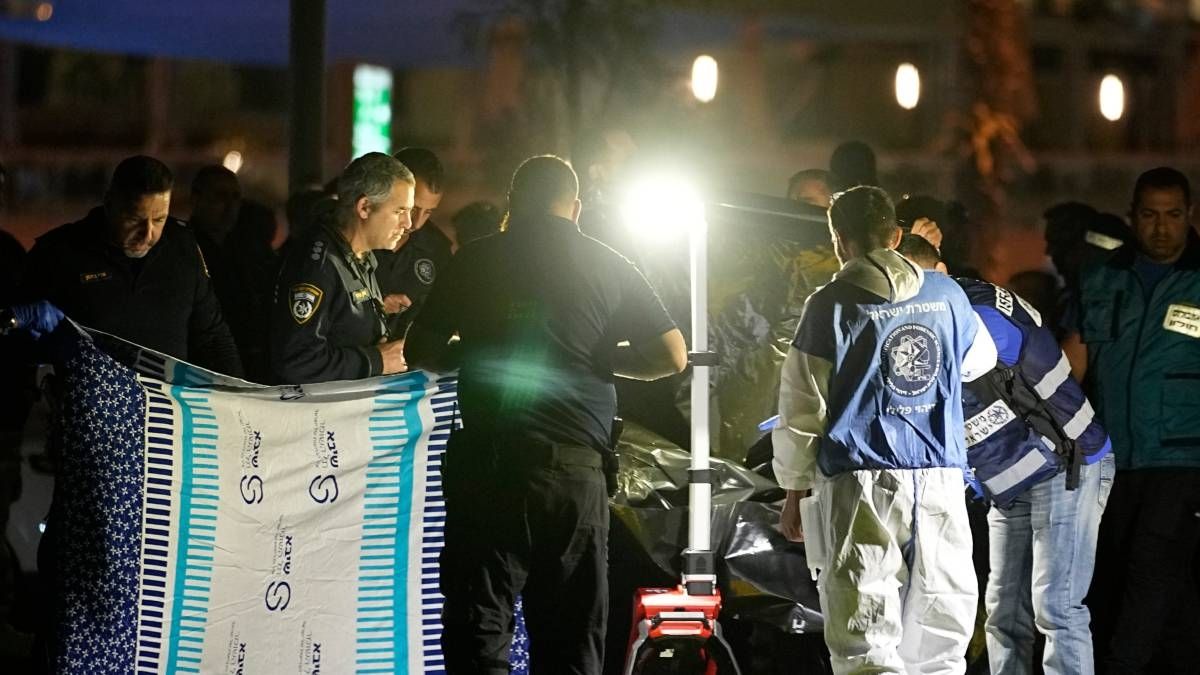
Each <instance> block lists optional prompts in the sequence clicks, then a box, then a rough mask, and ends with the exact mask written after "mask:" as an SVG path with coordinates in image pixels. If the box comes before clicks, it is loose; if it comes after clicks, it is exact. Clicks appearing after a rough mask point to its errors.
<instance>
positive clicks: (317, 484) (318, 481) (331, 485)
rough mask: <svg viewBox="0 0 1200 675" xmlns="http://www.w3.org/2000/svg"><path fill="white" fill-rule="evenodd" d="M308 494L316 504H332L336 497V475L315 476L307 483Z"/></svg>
mask: <svg viewBox="0 0 1200 675" xmlns="http://www.w3.org/2000/svg"><path fill="white" fill-rule="evenodd" d="M308 496H309V497H312V500H313V501H314V502H316V503H318V504H332V503H334V502H336V501H337V498H338V484H337V477H336V476H317V477H316V478H314V479H312V482H311V483H309V484H308Z"/></svg>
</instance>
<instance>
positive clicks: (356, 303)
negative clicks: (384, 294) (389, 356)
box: [271, 226, 385, 384]
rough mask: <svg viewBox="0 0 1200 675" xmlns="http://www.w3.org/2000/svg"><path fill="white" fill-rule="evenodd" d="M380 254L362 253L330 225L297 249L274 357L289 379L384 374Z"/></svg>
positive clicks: (286, 267)
mask: <svg viewBox="0 0 1200 675" xmlns="http://www.w3.org/2000/svg"><path fill="white" fill-rule="evenodd" d="M375 266H376V263H375V256H374V255H373V254H371V253H370V252H368V253H367V254H366V255H365V256H364V257H363V258H361V259H359V258H358V257H356V256H355V255H354V252H353V251H352V250H351V249H350V246H349V244H348V243H347V242H346V240H345V238H344V237H342V236H341V234H339V233H337V232H335V231H332V230H331V229H330V228H328V227H326V226H321V227H317V228H316V231H315V232H314V233H313V234H312V235H311V236H310V237H309V238H308V240H307V241H305V242H304V243H302V244H301V245H298V246H295V247H293V248H292V250H291V251H290V252H289V254H288V257H287V259H286V260H285V261H284V263H283V269H282V270H280V273H279V279H278V282H277V283H276V286H275V302H274V307H273V308H272V310H271V312H272V316H271V365H272V368H273V369H274V371H275V373H276V375H277V376H278V377H279V378H280V380H281V381H282V382H284V383H287V384H307V383H311V382H328V381H331V380H352V379H358V378H364V377H374V376H376V375H382V374H383V356H382V355H381V354H380V353H379V349H378V345H379V343H380V342H381V341H382V340H383V338H384V335H385V333H384V324H383V308H382V299H381V296H380V294H379V286H378V284H377V282H376V280H375Z"/></svg>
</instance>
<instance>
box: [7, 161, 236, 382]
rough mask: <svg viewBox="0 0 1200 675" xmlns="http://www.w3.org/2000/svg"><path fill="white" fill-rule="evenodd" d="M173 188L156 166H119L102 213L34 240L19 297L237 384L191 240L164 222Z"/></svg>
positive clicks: (228, 343) (232, 357)
mask: <svg viewBox="0 0 1200 675" xmlns="http://www.w3.org/2000/svg"><path fill="white" fill-rule="evenodd" d="M173 186H174V179H173V177H172V175H171V170H170V169H168V168H167V166H166V165H165V164H163V163H162V162H160V161H158V160H157V159H154V158H153V157H145V156H135V157H130V158H128V159H125V160H123V161H122V162H121V163H120V164H118V165H117V168H116V170H115V171H113V176H112V182H111V183H110V184H109V187H108V192H107V194H105V197H104V204H103V205H101V206H98V207H96V208H94V209H92V210H91V211H90V212H89V213H88V214H87V216H86V217H84V218H83V220H80V221H78V222H74V223H69V224H67V225H63V226H61V227H58V228H55V229H53V230H51V231H50V232H47V233H46V234H44V235H42V236H41V237H40V238H39V239H38V240H37V243H36V244H35V245H34V247H33V250H31V251H30V252H29V258H28V261H27V263H26V270H27V274H26V275H25V279H24V282H23V286H24V291H23V293H22V295H23V296H24V297H25V298H26V299H28V300H49V301H50V302H52V303H54V304H55V305H57V306H58V307H59V308H60V309H61V310H62V311H63V313H65V314H66V315H67V316H68V317H70V318H71V319H73V320H75V321H77V322H79V323H81V324H83V325H84V326H87V327H89V328H94V329H96V330H100V331H104V332H106V333H111V334H113V335H116V336H117V337H119V338H122V339H124V340H128V341H130V342H133V343H136V344H139V345H141V346H143V347H148V348H150V349H154V350H156V351H159V352H162V353H164V354H167V355H169V356H173V357H175V358H178V359H183V360H185V361H190V362H192V363H195V364H197V365H200V366H203V367H205V368H208V369H210V370H214V371H217V372H219V373H224V374H226V375H233V376H236V377H241V375H242V363H241V359H240V358H239V357H238V351H237V347H236V346H235V345H234V342H233V337H232V336H231V335H230V333H229V327H228V326H227V325H226V324H225V319H224V318H223V317H222V315H221V307H220V304H219V303H218V302H217V296H216V295H215V294H214V293H213V288H212V283H211V282H210V280H209V276H208V269H207V267H206V266H205V264H204V258H203V256H202V255H201V254H200V249H199V247H198V246H197V245H196V237H195V236H194V235H193V233H192V232H191V231H190V230H189V229H188V227H187V225H185V224H184V223H182V222H180V221H178V220H176V219H174V218H172V217H171V216H170V208H171V189H172V187H173Z"/></svg>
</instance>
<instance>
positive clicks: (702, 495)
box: [624, 81, 738, 675]
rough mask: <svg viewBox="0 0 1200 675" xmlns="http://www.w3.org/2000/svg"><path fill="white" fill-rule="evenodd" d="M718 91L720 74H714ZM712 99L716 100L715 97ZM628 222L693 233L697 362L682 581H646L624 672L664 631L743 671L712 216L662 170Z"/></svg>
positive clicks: (628, 207)
mask: <svg viewBox="0 0 1200 675" xmlns="http://www.w3.org/2000/svg"><path fill="white" fill-rule="evenodd" d="M714 91H715V81H714ZM710 100H711V99H710ZM624 215H625V222H626V224H627V225H629V226H631V227H633V228H634V229H635V231H636V233H637V234H638V235H640V236H643V237H645V238H648V239H655V240H659V241H662V242H664V243H665V242H668V241H678V239H679V236H680V235H683V234H685V233H686V235H687V239H688V276H689V282H690V283H689V285H690V287H691V299H690V305H691V312H692V349H691V351H690V352H689V354H688V361H689V362H690V363H691V366H692V383H691V402H692V406H691V440H692V447H691V468H690V470H689V471H688V544H687V548H686V549H685V550H684V552H683V573H682V579H681V583H680V585H679V586H678V587H677V588H674V589H667V588H642V589H639V590H638V595H637V597H636V598H635V601H634V605H635V610H634V611H635V612H636V615H635V620H634V633H633V636H632V638H633V639H632V641H631V646H630V650H629V655H628V658H627V659H626V665H625V673H626V675H632V674H633V669H634V665H635V663H636V657H637V654H638V650H639V649H640V648H641V647H642V645H643V644H645V643H646V642H647V641H654V640H657V639H660V638H670V639H678V638H681V637H684V638H691V639H694V640H696V641H697V642H698V643H701V644H702V643H704V642H707V641H708V640H709V639H715V640H717V641H718V642H719V643H720V644H721V645H722V646H724V648H725V650H726V652H727V653H728V654H729V659H730V663H732V664H733V667H734V671H735V672H738V668H737V663H736V661H735V660H734V659H733V652H732V650H730V649H729V645H728V644H726V643H725V640H724V638H723V637H722V635H721V628H720V625H719V624H718V623H717V616H718V615H719V614H720V611H721V596H720V592H719V591H718V589H717V573H716V566H715V562H714V556H713V551H712V532H711V529H712V471H711V470H710V467H709V455H710V451H711V447H710V442H709V441H710V437H709V419H708V413H709V398H708V394H709V380H710V378H711V369H712V368H713V367H715V366H716V365H717V355H716V353H715V352H712V351H710V350H709V345H708V222H707V220H706V218H705V216H704V200H703V199H702V198H701V196H700V192H699V190H697V189H696V187H695V186H694V184H692V183H691V182H689V181H688V180H687V179H685V178H683V177H681V176H675V175H670V174H667V175H657V176H650V177H647V178H646V179H643V180H641V181H638V182H635V183H634V187H633V188H632V189H631V190H630V192H629V194H628V195H627V199H626V203H625V213H624Z"/></svg>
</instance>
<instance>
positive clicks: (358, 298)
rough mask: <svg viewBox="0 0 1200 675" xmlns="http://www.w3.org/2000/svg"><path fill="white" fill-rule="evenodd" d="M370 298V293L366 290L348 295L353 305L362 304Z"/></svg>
mask: <svg viewBox="0 0 1200 675" xmlns="http://www.w3.org/2000/svg"><path fill="white" fill-rule="evenodd" d="M369 297H371V291H370V290H368V289H366V288H360V289H358V290H356V291H352V292H351V293H350V299H352V300H354V304H356V305H358V304H362V301H363V300H366V299H367V298H369Z"/></svg>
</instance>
